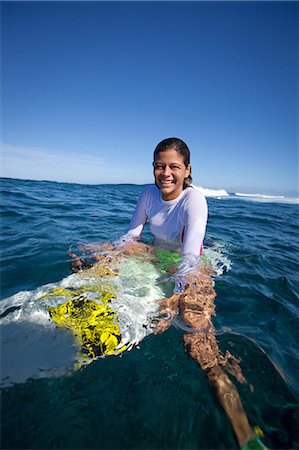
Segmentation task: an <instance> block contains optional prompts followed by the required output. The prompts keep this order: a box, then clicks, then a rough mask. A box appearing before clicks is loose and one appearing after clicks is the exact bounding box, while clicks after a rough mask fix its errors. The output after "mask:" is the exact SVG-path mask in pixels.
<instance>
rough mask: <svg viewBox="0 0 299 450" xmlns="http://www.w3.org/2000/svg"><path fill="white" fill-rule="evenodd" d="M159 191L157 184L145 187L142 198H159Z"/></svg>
mask: <svg viewBox="0 0 299 450" xmlns="http://www.w3.org/2000/svg"><path fill="white" fill-rule="evenodd" d="M159 193H160V191H159V189H158V188H157V186H156V185H155V184H148V185H147V186H145V188H144V189H143V190H142V192H141V194H140V196H143V197H149V198H155V197H158V196H159Z"/></svg>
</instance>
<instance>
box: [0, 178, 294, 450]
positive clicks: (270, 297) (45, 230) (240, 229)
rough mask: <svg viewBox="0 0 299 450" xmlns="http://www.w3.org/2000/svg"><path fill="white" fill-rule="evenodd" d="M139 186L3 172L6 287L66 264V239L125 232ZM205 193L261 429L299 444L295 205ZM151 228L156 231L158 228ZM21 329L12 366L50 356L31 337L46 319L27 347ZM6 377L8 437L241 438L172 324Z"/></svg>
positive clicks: (221, 317)
mask: <svg viewBox="0 0 299 450" xmlns="http://www.w3.org/2000/svg"><path fill="white" fill-rule="evenodd" d="M141 189H142V187H141V186H135V185H112V186H111V185H98V186H82V185H76V184H63V183H53V182H36V181H35V182H33V181H20V180H5V179H2V180H1V198H2V212H1V215H2V220H1V225H2V233H1V245H2V247H1V261H2V278H1V280H2V289H1V298H2V300H3V299H5V298H7V297H9V296H11V295H13V294H16V293H18V292H20V291H24V290H32V289H36V288H38V287H39V286H41V285H44V284H46V283H50V282H57V281H59V280H61V279H62V278H64V277H66V276H67V275H69V274H70V267H69V258H68V256H67V250H68V247H69V245H71V244H78V243H80V242H81V243H92V242H104V241H107V240H114V239H116V238H118V237H119V236H120V235H121V234H123V233H124V232H125V231H126V229H127V226H128V223H129V220H130V217H131V214H132V212H133V209H134V206H135V203H136V199H137V197H138V194H139V193H140V191H141ZM208 204H209V223H208V229H207V238H206V247H208V251H210V250H211V249H212V250H214V251H215V249H216V251H217V252H218V257H220V259H221V260H222V262H223V261H224V262H225V264H226V267H227V270H226V271H225V273H223V274H222V275H220V276H218V277H217V278H216V280H215V281H216V284H215V289H216V292H217V298H216V307H217V315H216V317H215V318H214V323H215V326H216V328H217V330H218V331H219V335H218V339H219V344H220V346H221V348H222V349H223V350H226V349H228V350H230V351H231V352H232V353H233V354H234V355H235V356H237V357H239V358H240V359H241V363H240V365H241V367H242V370H243V373H244V375H245V377H246V378H247V380H248V385H240V384H238V383H237V382H235V384H236V385H237V387H238V390H239V393H240V396H241V398H242V401H243V404H244V407H245V410H246V411H247V413H248V416H249V420H250V422H251V423H252V425H258V426H260V427H261V428H262V430H263V431H264V434H265V436H264V438H263V441H264V443H265V444H266V445H267V446H268V447H269V448H275V449H280V448H283V449H290V448H298V446H299V445H298V444H299V433H298V429H299V408H298V400H299V380H298V373H299V371H298V369H299V339H298V338H299V335H298V316H299V307H298V296H299V289H298V269H299V251H298V250H299V248H298V247H299V243H298V205H296V204H288V203H283V202H271V201H266V202H261V201H255V200H254V199H250V200H248V199H244V198H236V197H234V196H230V197H228V198H222V199H217V198H209V199H208ZM143 239H144V240H145V241H146V242H152V238H151V235H150V233H149V231H148V228H146V230H145V232H144V235H143ZM14 332H15V331H14V330H12V329H11V328H10V326H9V325H4V326H3V330H2V345H3V349H7V348H9V350H10V353H7V351H4V352H3V354H2V367H3V369H2V370H3V373H4V372H5V370H6V368H7V367H8V366H10V370H11V372H13V370H14V367H15V371H20V368H22V367H23V368H24V370H25V368H26V366H27V365H28V364H31V365H32V364H33V363H34V361H35V359H37V357H38V358H39V360H40V359H41V358H43V359H44V361H46V360H47V358H48V356H49V357H50V355H48V353H47V346H45V345H44V343H43V342H40V346H35V347H31V346H30V342H31V340H30V336H31V335H32V334H34V333H36V335H37V336H39V334H38V333H40V330H37V329H36V324H32V329H30V328H27V329H26V333H24V335H23V341H22V345H23V347H22V348H24V352H23V353H22V354H21V355H20V352H17V349H16V348H14V347H13V346H12V345H10V346H9V342H11V339H12V335H13V333H14ZM65 339H66V340H67V339H68V336H65ZM59 350H60V349H59V348H57V358H58V357H59V358H60V360H61V359H62V360H63V358H64V355H63V354H61V353H59ZM29 360H30V361H29ZM2 385H3V387H2V424H1V430H2V448H7V449H8V448H9V449H25V448H26V449H29V448H30V449H100V448H101V449H104V448H105V449H173V448H176V449H205V448H209V449H229V448H237V443H236V441H235V438H234V435H233V433H232V431H231V428H230V426H229V424H228V421H227V419H226V417H225V416H224V413H223V411H222V409H221V407H220V406H219V404H218V402H217V400H216V398H215V396H214V393H213V392H212V391H211V389H210V387H209V386H208V383H207V379H206V375H205V374H204V373H203V372H202V371H201V370H200V369H199V368H198V367H197V366H196V364H195V363H194V362H193V361H192V359H191V358H190V357H188V355H187V354H186V353H185V351H184V348H183V345H182V331H180V330H178V329H176V328H173V327H172V328H170V330H168V331H167V332H166V333H164V334H162V335H159V336H154V335H150V336H148V337H147V338H145V339H144V340H143V341H142V342H141V344H140V348H139V349H138V348H135V349H133V350H132V351H130V352H126V353H124V354H123V355H122V356H121V357H107V358H105V359H100V360H96V361H94V362H93V363H92V364H90V365H89V366H87V367H85V368H83V369H81V370H79V371H77V372H74V373H69V374H62V375H58V376H46V375H45V377H44V378H41V377H39V378H34V377H31V378H27V379H26V378H25V379H22V377H21V378H20V379H19V380H18V377H17V373H16V377H15V381H14V382H13V383H7V380H3V379H2Z"/></svg>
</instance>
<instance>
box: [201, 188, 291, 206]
mask: <svg viewBox="0 0 299 450" xmlns="http://www.w3.org/2000/svg"><path fill="white" fill-rule="evenodd" d="M192 186H193V188H194V189H197V190H198V191H200V192H201V193H202V194H203V195H204V196H205V197H214V198H218V199H219V200H221V199H222V198H230V199H236V198H238V199H240V200H252V201H255V202H275V203H289V204H299V198H298V197H286V196H284V195H268V194H260V193H256V194H254V193H252V194H251V193H249V194H247V193H243V192H236V193H231V194H229V193H228V192H227V191H226V190H225V189H207V188H204V187H202V186H195V185H194V184H193V185H192Z"/></svg>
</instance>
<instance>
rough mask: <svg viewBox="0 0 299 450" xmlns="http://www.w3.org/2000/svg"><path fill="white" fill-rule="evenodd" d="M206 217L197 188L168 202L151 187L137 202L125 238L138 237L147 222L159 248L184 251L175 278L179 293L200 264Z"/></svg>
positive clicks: (202, 200)
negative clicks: (185, 281)
mask: <svg viewBox="0 0 299 450" xmlns="http://www.w3.org/2000/svg"><path fill="white" fill-rule="evenodd" d="M207 218H208V207H207V202H206V199H205V197H204V195H203V194H202V193H201V192H200V191H199V190H197V189H196V188H192V187H188V188H186V189H184V190H183V191H182V192H181V194H180V195H179V196H178V197H177V198H176V199H174V200H169V201H165V200H163V199H162V195H161V192H160V190H159V189H158V188H157V186H155V185H150V186H147V187H146V188H145V189H144V190H143V191H142V193H141V195H140V197H139V199H138V202H137V206H136V209H135V212H134V214H133V217H132V219H131V223H130V227H129V231H128V232H127V234H126V237H127V238H129V239H132V238H133V239H136V238H138V237H139V236H140V235H141V233H142V230H143V227H144V224H145V222H146V221H147V220H148V222H149V224H150V230H151V232H152V234H153V235H154V236H155V239H156V243H157V245H159V246H160V247H163V248H167V249H168V250H171V251H175V252H181V254H182V256H183V258H182V261H181V264H180V265H179V268H178V271H177V274H176V277H174V278H175V281H176V288H175V292H176V291H177V292H178V291H182V289H183V287H184V286H183V285H185V284H186V283H184V282H182V277H185V276H186V274H187V273H189V272H191V271H192V270H194V269H195V268H196V267H198V266H199V265H200V260H199V256H200V254H201V250H202V243H203V239H204V236H205V231H206V225H207ZM179 285H181V288H179Z"/></svg>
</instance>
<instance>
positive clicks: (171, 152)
mask: <svg viewBox="0 0 299 450" xmlns="http://www.w3.org/2000/svg"><path fill="white" fill-rule="evenodd" d="M155 161H161V162H179V163H184V157H183V155H181V154H180V153H179V152H178V151H177V150H175V149H174V148H168V149H167V150H164V151H162V152H159V153H158V154H157V156H156V158H155Z"/></svg>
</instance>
